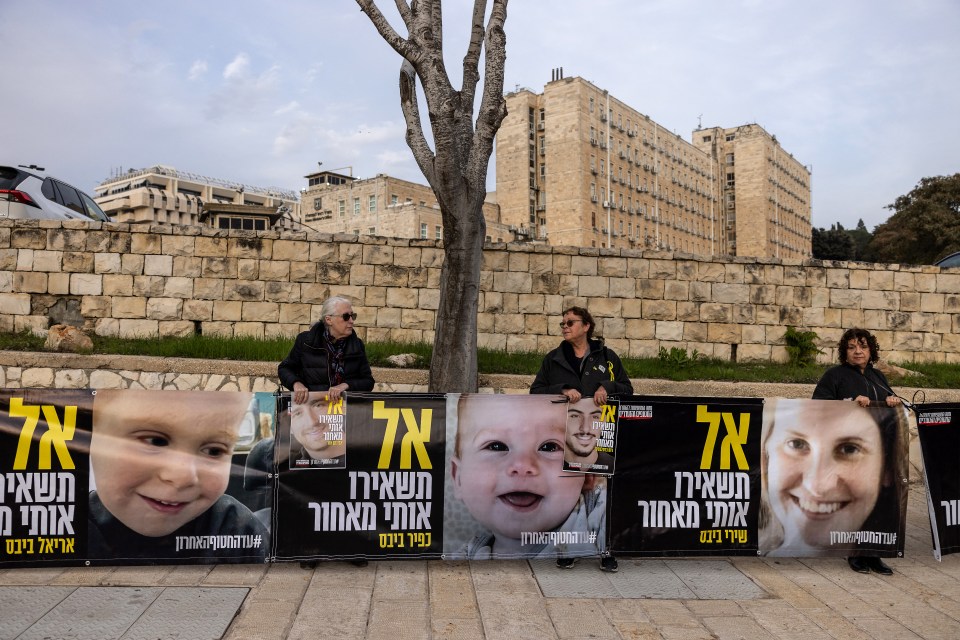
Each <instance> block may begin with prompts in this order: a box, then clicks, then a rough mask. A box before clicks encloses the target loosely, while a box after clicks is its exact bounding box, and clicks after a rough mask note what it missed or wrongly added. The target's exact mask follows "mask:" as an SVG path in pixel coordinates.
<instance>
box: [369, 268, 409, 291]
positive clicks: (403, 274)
mask: <svg viewBox="0 0 960 640" xmlns="http://www.w3.org/2000/svg"><path fill="white" fill-rule="evenodd" d="M409 275H410V269H408V268H407V267H398V266H396V265H393V264H382V265H376V266H374V267H373V284H375V285H377V286H381V287H406V286H408V285H409Z"/></svg>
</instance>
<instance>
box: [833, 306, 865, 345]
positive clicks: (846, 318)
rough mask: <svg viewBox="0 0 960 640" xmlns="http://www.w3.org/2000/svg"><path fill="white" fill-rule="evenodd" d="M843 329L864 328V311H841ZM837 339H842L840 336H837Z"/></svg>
mask: <svg viewBox="0 0 960 640" xmlns="http://www.w3.org/2000/svg"><path fill="white" fill-rule="evenodd" d="M840 313H841V316H840V318H841V320H840V326H841V327H862V326H864V323H863V311H862V310H861V309H841V310H840ZM837 339H838V340H839V339H840V336H837Z"/></svg>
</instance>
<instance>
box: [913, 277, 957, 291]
mask: <svg viewBox="0 0 960 640" xmlns="http://www.w3.org/2000/svg"><path fill="white" fill-rule="evenodd" d="M938 277H939V276H938V275H937V274H934V273H915V274H913V282H914V290H916V291H920V292H924V293H930V292H933V291H937V279H938ZM940 293H947V292H945V291H941V292H940ZM951 293H956V292H951Z"/></svg>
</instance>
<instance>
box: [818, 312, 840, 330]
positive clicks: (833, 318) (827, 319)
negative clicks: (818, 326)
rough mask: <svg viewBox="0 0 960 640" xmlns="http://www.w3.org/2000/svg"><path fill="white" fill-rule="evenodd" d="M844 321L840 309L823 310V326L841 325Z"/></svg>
mask: <svg viewBox="0 0 960 640" xmlns="http://www.w3.org/2000/svg"><path fill="white" fill-rule="evenodd" d="M842 322H843V313H842V312H841V311H840V310H839V309H824V310H823V326H824V327H834V328H836V327H840V326H842Z"/></svg>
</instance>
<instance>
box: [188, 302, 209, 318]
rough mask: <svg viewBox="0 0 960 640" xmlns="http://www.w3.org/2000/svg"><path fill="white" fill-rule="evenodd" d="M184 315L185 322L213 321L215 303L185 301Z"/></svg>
mask: <svg viewBox="0 0 960 640" xmlns="http://www.w3.org/2000/svg"><path fill="white" fill-rule="evenodd" d="M182 315H183V319H184V320H191V321H192V320H211V319H213V301H212V300H184V301H183V314H182Z"/></svg>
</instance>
